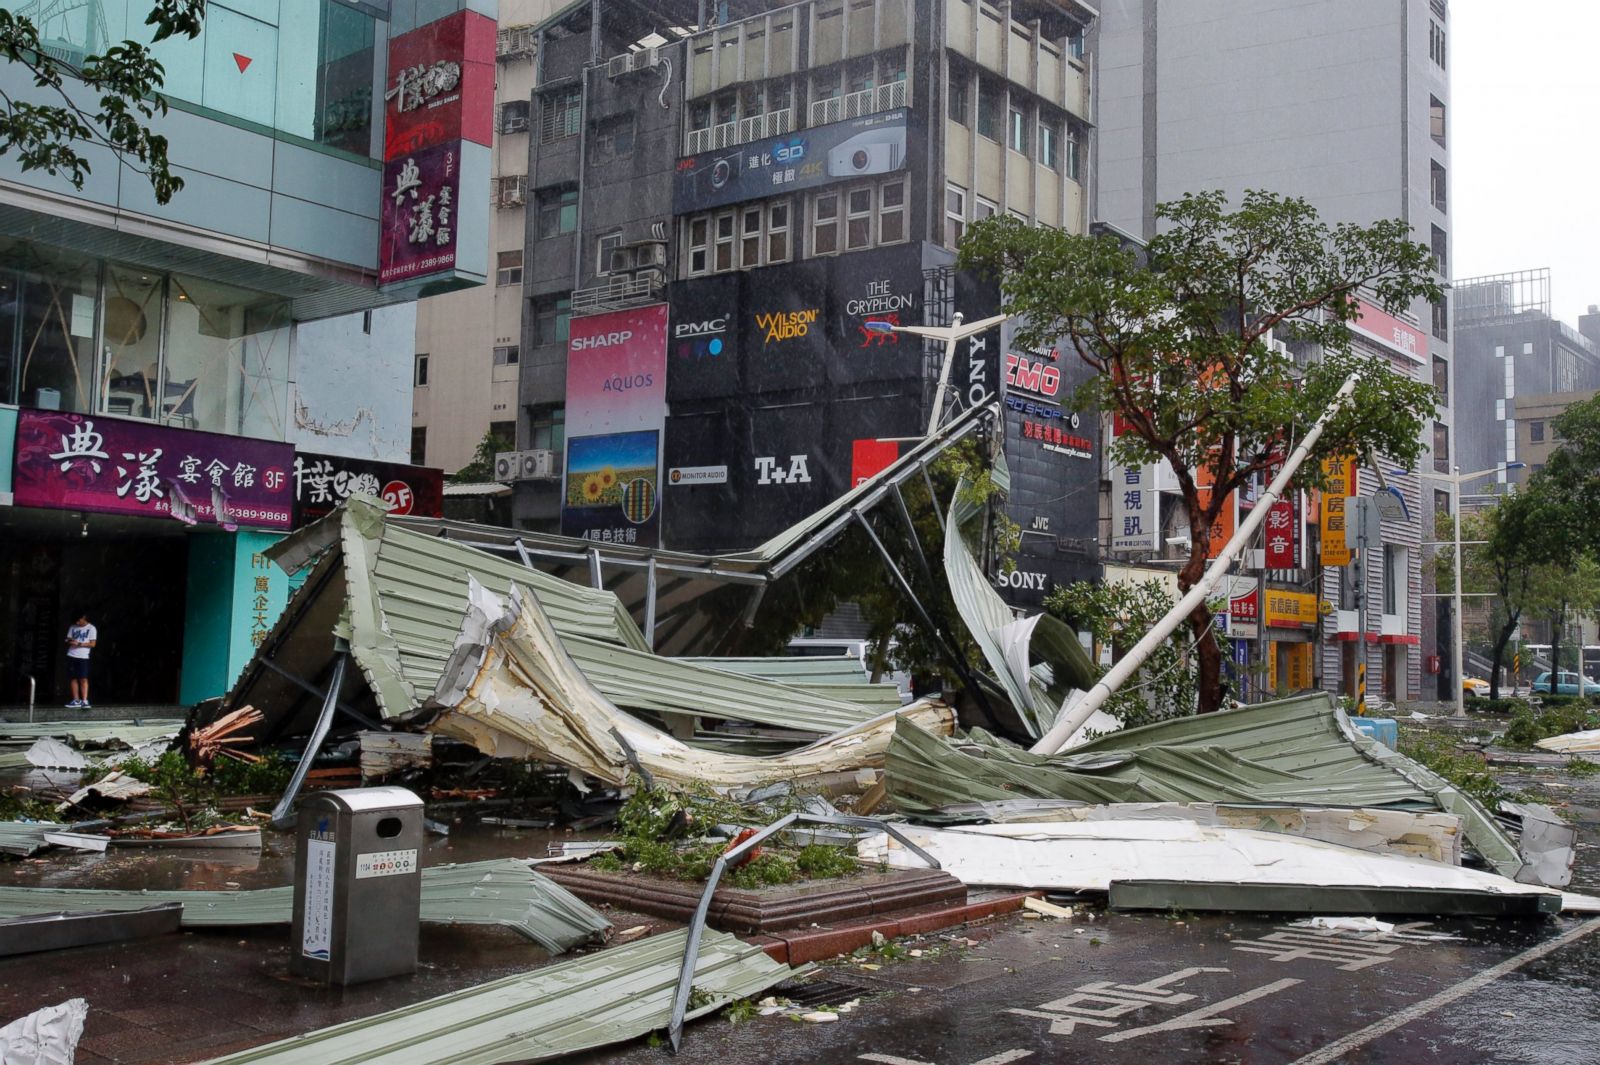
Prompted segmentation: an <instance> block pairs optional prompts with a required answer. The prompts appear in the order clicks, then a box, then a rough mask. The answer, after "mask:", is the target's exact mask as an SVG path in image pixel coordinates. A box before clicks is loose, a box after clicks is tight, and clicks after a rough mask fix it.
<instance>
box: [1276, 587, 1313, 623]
mask: <svg viewBox="0 0 1600 1065" xmlns="http://www.w3.org/2000/svg"><path fill="white" fill-rule="evenodd" d="M1266 614H1267V628H1269V629H1312V628H1316V625H1317V597H1316V596H1315V595H1312V594H1311V593H1310V592H1286V591H1283V590H1282V589H1278V588H1268V589H1267V610H1266Z"/></svg>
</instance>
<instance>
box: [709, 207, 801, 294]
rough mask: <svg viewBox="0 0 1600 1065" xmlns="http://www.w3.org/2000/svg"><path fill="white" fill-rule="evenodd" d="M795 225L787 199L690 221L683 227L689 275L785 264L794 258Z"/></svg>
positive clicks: (717, 213)
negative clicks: (792, 234) (793, 235)
mask: <svg viewBox="0 0 1600 1065" xmlns="http://www.w3.org/2000/svg"><path fill="white" fill-rule="evenodd" d="M792 226H793V213H792V206H791V205H790V203H789V201H788V200H777V201H770V202H765V203H749V204H745V205H744V206H743V207H740V208H739V209H738V210H736V211H721V212H716V213H712V214H703V215H696V216H694V217H692V218H689V219H687V220H686V221H685V224H684V227H683V232H684V233H685V234H686V236H685V238H684V244H685V248H684V251H685V256H686V260H687V262H688V276H690V277H697V276H699V275H701V274H717V273H722V272H723V271H725V270H735V269H738V270H753V269H757V268H759V267H763V266H773V265H775V264H777V263H786V262H788V261H789V260H790V259H791V258H793V256H794V243H793V241H792V240H791V239H790V231H791V229H792ZM736 252H737V253H736Z"/></svg>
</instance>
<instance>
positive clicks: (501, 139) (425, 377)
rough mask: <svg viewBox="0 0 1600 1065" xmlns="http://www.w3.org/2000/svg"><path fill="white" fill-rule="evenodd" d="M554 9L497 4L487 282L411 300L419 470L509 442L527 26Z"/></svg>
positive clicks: (535, 1) (529, 79) (530, 2)
mask: <svg viewBox="0 0 1600 1065" xmlns="http://www.w3.org/2000/svg"><path fill="white" fill-rule="evenodd" d="M555 7H556V4H555V3H554V2H553V0H501V3H500V26H499V33H498V35H497V37H496V46H495V59H496V63H495V86H494V106H495V112H494V116H495V124H494V150H493V152H492V153H491V156H490V162H491V170H490V176H489V180H490V201H491V204H492V207H493V213H492V215H491V216H490V223H489V233H490V239H489V261H488V263H487V264H485V266H484V267H483V269H484V272H485V273H486V275H487V276H488V277H489V278H490V279H491V281H492V284H486V285H483V286H481V287H477V288H467V289H460V290H458V291H455V292H449V293H445V294H443V295H439V296H430V297H427V298H426V299H422V300H419V301H418V302H417V338H416V362H415V366H414V368H413V384H414V388H415V392H414V396H415V400H414V403H413V406H412V412H411V461H412V462H415V463H418V464H419V465H428V466H439V467H442V468H443V469H445V470H458V469H460V468H461V467H462V466H465V465H466V464H467V463H469V462H471V461H472V459H473V455H474V453H475V452H476V450H477V448H478V445H479V443H480V442H482V440H483V439H484V436H485V434H488V433H493V434H494V435H495V436H496V437H498V438H500V439H501V440H502V441H504V443H505V448H506V450H510V449H511V448H512V447H514V446H515V444H516V439H517V371H518V363H519V361H520V353H521V350H522V312H523V305H524V304H523V298H522V260H523V254H524V249H523V243H524V241H525V239H526V236H525V234H526V230H527V204H528V136H529V131H530V130H531V128H532V124H533V120H532V107H533V86H534V71H535V64H536V62H537V60H536V57H535V54H534V45H535V41H536V36H535V32H534V27H535V25H536V24H537V23H539V22H542V21H543V20H544V19H546V18H547V17H549V15H550V13H551V12H552V11H553V10H554V8H555ZM546 446H548V445H546Z"/></svg>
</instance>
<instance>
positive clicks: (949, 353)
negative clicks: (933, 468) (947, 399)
mask: <svg viewBox="0 0 1600 1065" xmlns="http://www.w3.org/2000/svg"><path fill="white" fill-rule="evenodd" d="M961 319H962V314H961V312H960V311H957V312H956V313H955V315H954V317H952V318H951V319H950V328H951V330H957V329H960V328H961ZM957 343H958V338H957V335H956V334H955V333H954V332H952V333H951V334H950V336H949V337H948V338H947V339H946V340H945V342H944V365H942V366H940V367H939V383H938V384H937V385H935V386H934V389H933V414H932V415H931V416H930V417H929V418H928V435H929V436H932V435H933V434H934V433H935V432H937V431H938V429H939V418H940V416H941V415H943V414H944V390H945V389H946V388H949V387H950V366H951V364H952V363H954V362H955V361H956V344H957Z"/></svg>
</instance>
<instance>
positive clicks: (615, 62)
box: [606, 52, 633, 78]
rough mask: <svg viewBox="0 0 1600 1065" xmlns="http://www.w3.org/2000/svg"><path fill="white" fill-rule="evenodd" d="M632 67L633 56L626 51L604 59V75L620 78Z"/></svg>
mask: <svg viewBox="0 0 1600 1065" xmlns="http://www.w3.org/2000/svg"><path fill="white" fill-rule="evenodd" d="M632 69H633V56H632V54H630V53H628V52H624V53H622V54H621V55H614V56H612V57H611V58H610V59H608V60H607V61H606V77H608V78H620V77H622V75H624V74H626V73H627V72H628V71H630V70H632Z"/></svg>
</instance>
